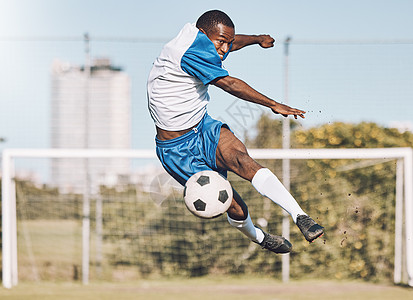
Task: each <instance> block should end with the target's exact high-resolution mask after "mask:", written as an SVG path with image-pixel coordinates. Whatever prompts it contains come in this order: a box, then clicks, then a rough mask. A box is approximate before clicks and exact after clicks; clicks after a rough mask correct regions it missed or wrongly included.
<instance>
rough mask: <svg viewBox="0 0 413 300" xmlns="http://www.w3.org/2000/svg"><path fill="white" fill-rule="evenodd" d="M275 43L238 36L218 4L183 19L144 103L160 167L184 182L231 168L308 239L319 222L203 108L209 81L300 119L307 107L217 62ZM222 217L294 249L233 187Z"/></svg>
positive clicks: (271, 246) (261, 240)
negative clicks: (260, 222) (261, 224)
mask: <svg viewBox="0 0 413 300" xmlns="http://www.w3.org/2000/svg"><path fill="white" fill-rule="evenodd" d="M274 42H275V41H274V39H273V38H272V37H271V36H269V35H239V34H235V26H234V24H233V22H232V21H231V19H230V18H229V17H228V16H227V15H226V14H225V13H224V12H221V11H218V10H212V11H208V12H206V13H204V14H203V15H202V16H201V17H199V19H198V21H197V22H196V24H186V25H185V26H184V27H183V29H182V30H181V32H180V33H179V34H178V36H177V37H175V38H174V39H173V40H172V41H170V42H169V43H167V44H166V45H165V46H164V48H163V49H162V52H161V54H160V55H159V56H158V58H157V59H156V60H155V62H154V64H153V67H152V70H151V72H150V75H149V79H148V86H147V89H148V106H149V111H150V114H151V117H152V119H153V120H154V122H155V126H156V132H157V134H156V152H157V155H158V158H159V160H160V161H161V163H162V165H163V166H164V168H165V170H166V171H167V172H168V173H169V174H170V175H171V176H172V177H173V178H175V179H176V180H177V181H178V182H179V183H180V184H182V185H185V182H186V181H187V180H188V179H189V177H191V176H192V175H193V174H195V173H197V172H200V171H203V170H214V171H217V172H219V173H220V174H222V175H223V176H225V177H226V176H227V171H231V172H234V173H236V174H237V175H239V176H241V177H242V178H244V179H246V180H248V181H250V182H251V183H252V185H253V186H254V188H255V189H256V190H257V191H258V192H259V193H260V194H261V195H263V196H266V197H268V198H269V199H271V200H272V201H273V202H275V203H276V204H278V205H279V206H281V207H282V208H283V209H284V210H286V211H287V212H288V213H289V214H290V215H291V217H292V219H293V221H294V223H295V224H296V225H297V226H298V228H299V229H300V230H301V232H302V233H303V235H304V237H305V239H306V240H307V241H309V242H312V241H313V240H315V239H316V238H318V237H319V236H321V235H322V234H323V227H321V226H320V225H318V224H317V223H316V222H315V221H314V220H313V219H311V218H310V217H309V216H308V215H307V214H306V213H305V212H304V211H303V210H302V209H301V208H300V206H299V205H298V203H297V202H296V200H295V199H294V198H293V197H292V196H291V194H290V193H289V192H288V191H287V189H286V188H285V187H284V186H283V185H282V183H281V182H280V181H279V180H278V178H277V177H276V176H275V175H274V174H273V173H272V172H271V171H270V170H269V169H267V168H264V167H263V166H261V165H260V164H258V163H257V162H256V161H254V160H253V159H252V158H251V157H250V156H249V155H248V152H247V149H246V147H245V146H244V144H243V143H242V142H241V141H240V140H239V139H238V138H237V137H236V136H235V135H234V134H233V133H232V132H231V130H230V129H229V127H228V125H226V124H223V123H222V122H220V121H217V120H214V119H212V118H211V117H210V116H209V115H208V113H207V104H208V102H209V100H210V98H209V95H208V87H209V86H210V85H214V86H216V87H218V88H220V89H222V90H224V91H225V92H227V93H229V94H231V95H233V96H236V97H238V98H240V99H242V100H245V101H249V102H252V103H256V104H260V105H262V106H265V107H268V108H270V109H271V110H272V111H273V112H274V113H275V114H281V115H282V116H284V117H288V116H290V115H291V116H294V118H296V119H297V117H301V118H304V114H305V112H304V111H302V110H299V109H295V108H291V107H289V106H287V105H284V104H281V103H278V102H276V101H274V100H272V99H270V98H268V97H266V96H264V95H263V94H261V93H259V92H258V91H256V90H254V89H253V88H252V87H250V86H249V85H248V84H247V83H245V82H244V81H242V80H240V79H238V78H235V77H232V76H229V73H228V71H227V70H225V69H224V68H223V67H222V61H223V60H225V58H226V57H227V56H228V54H229V53H230V52H232V51H236V50H239V49H242V48H244V47H245V46H249V45H254V44H258V45H260V46H261V47H262V48H270V47H273V46H274ZM227 215H228V222H229V223H230V224H231V225H232V226H234V227H235V228H237V229H239V230H240V231H241V232H242V233H243V234H245V235H246V236H247V237H248V238H249V239H250V240H251V241H253V242H255V243H257V244H259V245H261V246H262V247H263V248H265V249H268V250H270V251H272V252H275V253H288V252H290V251H291V248H292V245H291V243H290V242H289V241H288V240H287V239H285V238H284V237H280V236H275V235H272V234H269V233H266V232H264V231H263V230H262V229H260V228H258V227H256V226H255V225H254V224H253V222H252V220H251V217H250V214H249V212H248V207H247V205H246V204H245V202H244V201H243V200H242V198H241V197H240V195H239V194H238V193H237V192H236V191H235V190H234V197H233V199H232V203H231V206H230V208H229V209H228V211H227Z"/></svg>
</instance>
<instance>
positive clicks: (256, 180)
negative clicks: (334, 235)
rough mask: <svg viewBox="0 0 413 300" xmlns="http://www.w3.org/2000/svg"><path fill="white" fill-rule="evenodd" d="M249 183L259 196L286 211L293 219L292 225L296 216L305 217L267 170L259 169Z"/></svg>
mask: <svg viewBox="0 0 413 300" xmlns="http://www.w3.org/2000/svg"><path fill="white" fill-rule="evenodd" d="M251 183H252V185H253V186H254V188H255V189H256V190H257V191H258V192H259V193H260V194H261V195H263V196H265V197H267V198H269V199H271V200H272V201H273V202H274V203H276V204H278V205H279V206H281V207H282V208H283V209H284V210H285V211H287V212H288V213H289V214H290V215H291V217H292V218H293V221H294V223H296V222H297V215H306V213H305V212H304V211H303V210H302V209H301V207H300V206H299V205H298V203H297V201H295V199H294V198H293V196H291V194H290V193H289V192H288V190H287V189H286V188H285V187H284V185H283V184H282V183H281V182H280V181H279V180H278V178H277V176H275V175H274V174H273V173H272V172H271V171H270V170H269V169H267V168H262V169H259V170H258V172H257V173H256V174H255V175H254V177H253V178H252V181H251Z"/></svg>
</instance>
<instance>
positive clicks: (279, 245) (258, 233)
mask: <svg viewBox="0 0 413 300" xmlns="http://www.w3.org/2000/svg"><path fill="white" fill-rule="evenodd" d="M233 193H234V198H233V199H232V203H231V206H230V207H229V209H228V210H227V215H228V222H229V224H231V226H233V227H235V228H237V229H238V230H239V231H241V232H242V233H243V234H244V235H246V236H247V237H248V238H249V239H250V240H251V241H253V242H255V243H257V244H259V245H260V246H261V247H262V248H265V249H267V250H269V251H272V252H275V253H288V252H290V251H291V248H292V245H291V243H290V242H289V241H288V240H286V239H285V238H283V237H281V236H276V235H272V234H269V233H266V232H264V231H263V230H262V229H260V228H258V227H256V226H255V225H254V224H253V222H252V220H251V217H250V215H249V212H248V207H247V205H246V204H245V202H244V201H243V200H242V198H241V196H240V195H239V194H238V193H237V192H236V191H235V190H234V189H233Z"/></svg>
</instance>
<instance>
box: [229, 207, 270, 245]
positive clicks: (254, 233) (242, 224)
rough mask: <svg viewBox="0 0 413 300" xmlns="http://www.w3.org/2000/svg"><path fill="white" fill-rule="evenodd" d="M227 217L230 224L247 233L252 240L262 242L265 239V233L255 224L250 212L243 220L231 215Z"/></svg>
mask: <svg viewBox="0 0 413 300" xmlns="http://www.w3.org/2000/svg"><path fill="white" fill-rule="evenodd" d="M227 217H228V222H229V224H231V226H234V227H235V228H237V229H238V230H239V231H241V232H242V233H243V234H245V235H246V236H247V237H248V238H249V239H250V240H251V241H254V242H257V243H261V242H262V241H263V240H264V233H263V232H262V230H261V229H259V228H257V227H255V226H254V224H253V223H252V220H251V217H250V214H248V217H247V218H246V219H245V220H242V221H238V220H234V219H231V218H230V217H229V216H227Z"/></svg>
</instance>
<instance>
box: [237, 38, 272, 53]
mask: <svg viewBox="0 0 413 300" xmlns="http://www.w3.org/2000/svg"><path fill="white" fill-rule="evenodd" d="M274 43H275V39H274V38H272V37H271V36H270V35H268V34H260V35H246V34H237V35H235V40H234V42H233V43H232V48H231V51H237V50H239V49H242V48H244V47H245V46H249V45H255V44H258V45H260V46H261V47H262V48H271V47H274Z"/></svg>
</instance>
